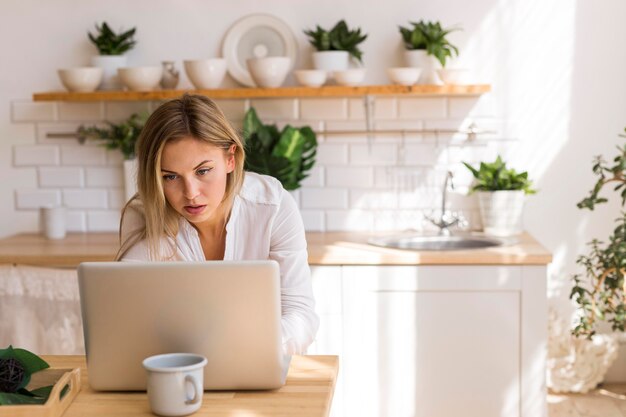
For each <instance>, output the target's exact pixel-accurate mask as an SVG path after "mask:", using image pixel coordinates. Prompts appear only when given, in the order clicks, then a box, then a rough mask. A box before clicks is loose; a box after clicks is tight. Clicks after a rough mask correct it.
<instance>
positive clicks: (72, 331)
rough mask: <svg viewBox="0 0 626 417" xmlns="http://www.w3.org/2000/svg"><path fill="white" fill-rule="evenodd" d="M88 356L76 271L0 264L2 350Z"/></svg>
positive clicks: (0, 346) (0, 341)
mask: <svg viewBox="0 0 626 417" xmlns="http://www.w3.org/2000/svg"><path fill="white" fill-rule="evenodd" d="M8 345H13V347H19V348H23V349H28V350H30V351H31V352H34V353H36V354H38V355H79V354H84V353H85V346H84V341H83V329H82V321H81V316H80V297H79V292H78V279H77V275H76V270H75V269H60V268H59V269H55V268H39V267H32V266H21V265H18V266H14V265H0V348H5V347H7V346H8Z"/></svg>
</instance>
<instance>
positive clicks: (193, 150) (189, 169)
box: [161, 137, 235, 226]
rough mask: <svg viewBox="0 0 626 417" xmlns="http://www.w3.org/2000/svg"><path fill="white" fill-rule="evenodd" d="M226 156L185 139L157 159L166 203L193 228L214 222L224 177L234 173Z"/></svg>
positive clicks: (230, 154)
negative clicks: (159, 164) (159, 162)
mask: <svg viewBox="0 0 626 417" xmlns="http://www.w3.org/2000/svg"><path fill="white" fill-rule="evenodd" d="M234 147H235V145H233V146H232V147H231V148H230V149H229V152H228V153H227V152H224V150H222V149H220V148H218V147H216V146H213V145H210V144H208V143H206V142H204V141H200V140H198V139H194V138H192V137H186V138H183V139H178V140H175V141H170V142H168V143H166V144H165V147H164V148H163V154H162V155H161V175H162V177H163V192H164V193H165V198H166V199H167V201H168V203H169V204H170V205H171V206H172V207H173V208H174V210H176V211H177V212H178V213H179V214H180V215H181V216H183V217H184V218H185V219H187V220H188V221H189V222H190V223H192V224H193V225H195V226H200V225H201V224H202V223H205V222H211V221H214V220H216V217H214V216H215V215H216V214H218V215H221V213H219V210H218V208H219V206H220V203H221V202H222V199H223V198H224V194H225V192H226V177H227V174H228V173H230V172H232V171H233V170H234V169H235V158H234Z"/></svg>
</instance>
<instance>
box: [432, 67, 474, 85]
mask: <svg viewBox="0 0 626 417" xmlns="http://www.w3.org/2000/svg"><path fill="white" fill-rule="evenodd" d="M437 74H438V75H439V78H441V81H443V83H444V84H469V76H470V73H469V70H468V69H466V68H441V69H438V70H437Z"/></svg>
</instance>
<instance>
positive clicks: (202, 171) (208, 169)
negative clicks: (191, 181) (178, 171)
mask: <svg viewBox="0 0 626 417" xmlns="http://www.w3.org/2000/svg"><path fill="white" fill-rule="evenodd" d="M211 169H213V168H201V169H199V170H197V171H196V173H197V174H198V175H204V174H207V173H208V172H209V171H211Z"/></svg>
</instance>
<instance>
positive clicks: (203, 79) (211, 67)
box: [183, 58, 226, 90]
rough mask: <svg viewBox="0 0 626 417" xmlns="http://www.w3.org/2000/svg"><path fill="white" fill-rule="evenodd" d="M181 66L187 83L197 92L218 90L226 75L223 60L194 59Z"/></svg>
mask: <svg viewBox="0 0 626 417" xmlns="http://www.w3.org/2000/svg"><path fill="white" fill-rule="evenodd" d="M183 64H184V66H185V72H186V73H187V77H188V78H189V81H191V83H192V84H193V85H194V87H196V88H197V89H199V90H206V89H210V88H218V87H219V86H220V84H222V81H223V80H224V76H225V75H226V60H225V59H224V58H209V59H195V60H189V61H184V62H183Z"/></svg>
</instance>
